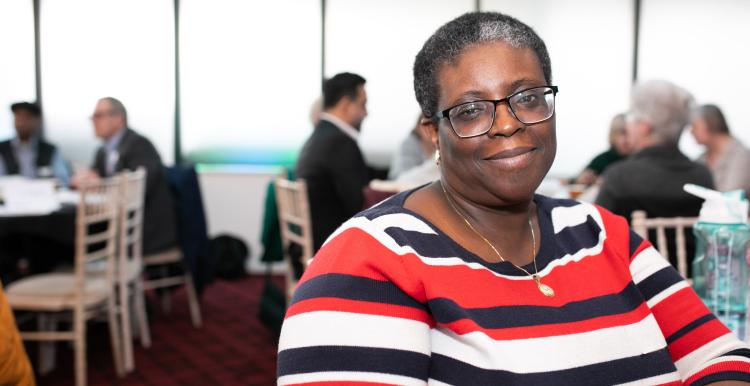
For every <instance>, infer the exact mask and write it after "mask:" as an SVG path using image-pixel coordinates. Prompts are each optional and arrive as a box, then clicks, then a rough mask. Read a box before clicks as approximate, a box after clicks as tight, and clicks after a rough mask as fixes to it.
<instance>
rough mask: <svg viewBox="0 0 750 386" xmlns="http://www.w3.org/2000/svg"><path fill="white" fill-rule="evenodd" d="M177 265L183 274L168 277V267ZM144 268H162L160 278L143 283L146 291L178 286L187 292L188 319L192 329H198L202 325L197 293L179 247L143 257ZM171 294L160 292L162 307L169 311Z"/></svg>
mask: <svg viewBox="0 0 750 386" xmlns="http://www.w3.org/2000/svg"><path fill="white" fill-rule="evenodd" d="M174 264H179V265H180V266H181V267H182V268H183V273H182V274H180V275H174V276H169V269H168V267H169V265H174ZM143 266H144V267H159V268H162V269H161V272H162V276H161V277H159V278H158V279H146V280H144V281H143V287H144V288H145V289H147V290H150V289H158V288H167V287H174V286H179V285H184V286H185V291H186V292H187V298H188V307H190V319H191V320H192V322H193V327H195V328H199V327H200V326H201V325H203V320H202V319H201V308H200V303H199V301H198V293H197V292H196V291H195V284H194V283H193V274H192V273H191V272H190V270H189V269H188V268H187V266H186V265H185V264H184V263H183V259H182V251H181V250H180V248H179V247H174V248H170V249H168V250H166V251H164V252H159V253H155V254H152V255H147V256H143ZM170 296H171V294H170V293H169V292H167V291H164V292H162V294H161V299H162V307H163V308H164V309H165V310H166V311H169V309H170V304H171V300H170V299H171V298H170Z"/></svg>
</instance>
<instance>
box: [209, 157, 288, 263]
mask: <svg viewBox="0 0 750 386" xmlns="http://www.w3.org/2000/svg"><path fill="white" fill-rule="evenodd" d="M279 173H281V170H280V169H279V168H257V167H248V166H231V165H225V166H221V167H201V168H199V174H198V176H199V181H200V185H201V193H202V195H203V206H204V210H205V212H206V221H207V222H208V234H209V237H216V236H218V235H220V234H225V233H227V234H231V235H234V236H236V237H239V238H240V239H242V240H243V241H245V243H247V245H248V247H250V252H251V256H250V259H248V262H247V269H248V271H249V272H252V273H265V271H266V266H265V265H264V264H263V263H261V261H260V256H261V254H262V253H263V246H262V244H261V242H260V236H261V231H262V224H263V211H264V203H265V199H266V189H267V187H268V184H269V183H270V182H271V181H272V180H273V178H274V177H275V176H277V175H278V174H279ZM284 268H285V266H284V265H283V264H276V265H275V267H274V272H280V271H282V270H283V269H284Z"/></svg>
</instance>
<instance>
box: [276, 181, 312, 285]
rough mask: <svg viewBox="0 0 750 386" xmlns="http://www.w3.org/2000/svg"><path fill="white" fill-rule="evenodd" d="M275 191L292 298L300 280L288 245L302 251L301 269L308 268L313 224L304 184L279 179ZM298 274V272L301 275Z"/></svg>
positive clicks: (302, 182) (303, 182) (288, 283)
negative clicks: (297, 247) (293, 245)
mask: <svg viewBox="0 0 750 386" xmlns="http://www.w3.org/2000/svg"><path fill="white" fill-rule="evenodd" d="M274 188H275V189H276V204H277V206H278V211H279V227H280V229H281V242H282V246H283V253H284V259H285V260H286V261H287V263H288V264H289V267H288V268H289V269H288V274H287V278H288V280H287V295H288V296H291V294H292V292H293V291H294V287H295V286H296V284H297V281H298V280H299V278H298V277H297V276H298V275H296V274H295V271H297V270H295V268H294V264H295V261H293V259H292V256H291V254H290V246H291V245H292V244H297V245H298V246H299V247H300V248H301V258H300V261H299V262H298V264H301V268H302V270H304V269H305V268H306V267H307V264H308V263H309V261H310V259H312V255H313V238H312V223H311V220H310V204H309V201H308V198H307V184H306V183H305V181H304V180H301V179H298V180H296V181H291V180H288V179H286V178H284V177H279V178H277V179H276V180H275V181H274ZM300 273H301V272H300Z"/></svg>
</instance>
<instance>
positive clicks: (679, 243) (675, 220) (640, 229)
mask: <svg viewBox="0 0 750 386" xmlns="http://www.w3.org/2000/svg"><path fill="white" fill-rule="evenodd" d="M697 222H698V218H697V217H672V218H667V217H653V218H646V212H644V211H642V210H637V211H634V212H633V214H632V216H631V227H632V228H633V231H635V233H637V234H638V235H639V236H641V237H643V239H645V240H648V231H649V230H650V229H654V230H656V249H657V250H658V251H659V253H661V255H662V256H664V258H666V259H669V246H668V245H667V232H666V230H667V229H674V230H675V244H676V245H675V250H676V254H677V271H679V272H680V275H682V277H684V278H686V279H687V278H688V263H687V250H686V246H685V229H686V228H692V227H693V226H695V223H697Z"/></svg>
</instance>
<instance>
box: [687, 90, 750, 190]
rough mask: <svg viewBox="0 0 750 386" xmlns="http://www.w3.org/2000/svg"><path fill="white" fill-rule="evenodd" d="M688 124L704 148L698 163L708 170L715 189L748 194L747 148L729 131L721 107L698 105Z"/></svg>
mask: <svg viewBox="0 0 750 386" xmlns="http://www.w3.org/2000/svg"><path fill="white" fill-rule="evenodd" d="M690 127H691V130H690V131H691V133H692V134H693V137H695V140H696V141H697V142H698V143H700V144H701V145H703V146H705V147H706V152H705V153H704V154H703V155H702V156H701V157H700V158H699V159H698V162H701V163H703V164H705V165H706V166H708V168H709V169H710V170H711V173H712V174H713V176H714V183H715V184H716V189H718V190H720V191H722V192H725V191H728V190H734V189H742V190H744V191H745V194H748V195H750V150H748V148H747V147H745V145H743V144H742V142H740V141H739V140H738V139H737V138H735V137H734V136H732V134H731V133H730V132H729V125H727V121H726V119H724V114H723V113H722V112H721V109H719V107H718V106H716V105H703V106H700V107H698V108H697V109H695V111H694V112H693V121H692V123H691V125H690Z"/></svg>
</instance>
